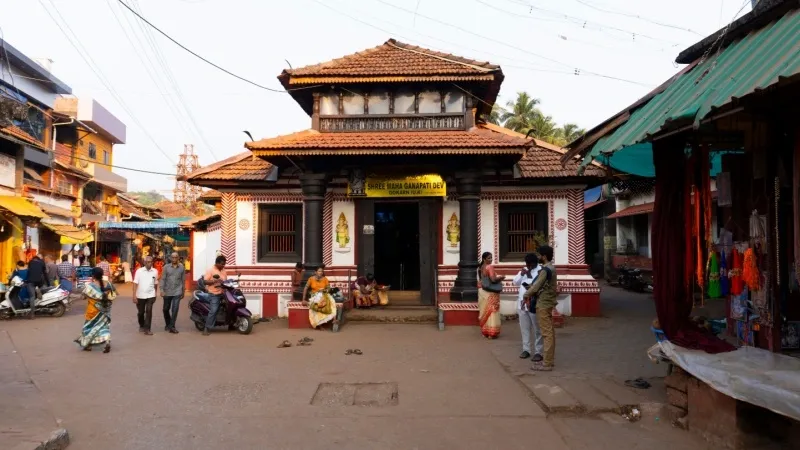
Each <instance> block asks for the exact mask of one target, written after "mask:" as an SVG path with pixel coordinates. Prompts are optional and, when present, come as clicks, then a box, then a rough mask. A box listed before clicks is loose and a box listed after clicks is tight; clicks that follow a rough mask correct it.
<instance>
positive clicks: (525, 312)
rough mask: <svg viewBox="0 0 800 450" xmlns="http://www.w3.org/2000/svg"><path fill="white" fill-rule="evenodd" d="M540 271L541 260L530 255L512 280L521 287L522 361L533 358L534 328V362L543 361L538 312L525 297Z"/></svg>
mask: <svg viewBox="0 0 800 450" xmlns="http://www.w3.org/2000/svg"><path fill="white" fill-rule="evenodd" d="M539 270H540V267H539V258H537V257H536V255H535V254H533V253H528V254H527V255H525V267H523V268H522V270H520V271H519V273H518V274H517V275H516V276H515V277H514V279H513V280H512V283H513V284H514V286H519V297H518V298H517V314H518V315H519V328H520V330H521V331H522V353H521V354H520V355H519V357H520V358H522V359H527V358H530V357H531V328H533V337H534V350H535V353H534V355H533V361H534V362H538V361H541V360H542V351H543V348H544V340H543V339H542V332H541V331H540V330H539V325H537V322H536V310H535V309H534V308H531V307H530V306H529V305H526V304H525V301H524V298H523V296H524V295H525V292H526V291H527V290H528V288H529V287H530V286H531V285H533V280H535V279H536V275H538V274H539ZM525 285H527V286H525ZM531 309H532V311H531Z"/></svg>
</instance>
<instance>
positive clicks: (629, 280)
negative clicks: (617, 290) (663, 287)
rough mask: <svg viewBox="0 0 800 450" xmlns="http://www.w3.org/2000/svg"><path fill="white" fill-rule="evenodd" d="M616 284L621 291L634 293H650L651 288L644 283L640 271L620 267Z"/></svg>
mask: <svg viewBox="0 0 800 450" xmlns="http://www.w3.org/2000/svg"><path fill="white" fill-rule="evenodd" d="M617 282H618V283H619V285H620V286H622V288H623V289H627V290H629V291H635V292H645V291H648V292H652V291H653V286H652V285H651V284H649V283H648V282H646V281H645V279H644V276H643V275H642V271H641V269H635V268H630V267H620V268H619V276H618V277H617Z"/></svg>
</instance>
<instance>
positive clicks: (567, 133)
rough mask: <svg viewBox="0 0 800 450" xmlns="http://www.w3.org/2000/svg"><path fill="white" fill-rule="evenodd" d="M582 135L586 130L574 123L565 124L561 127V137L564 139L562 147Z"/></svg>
mask: <svg viewBox="0 0 800 450" xmlns="http://www.w3.org/2000/svg"><path fill="white" fill-rule="evenodd" d="M584 133H586V130H584V129H583V128H581V127H579V126H578V125H577V124H574V123H565V124H564V125H563V126H562V127H561V137H563V138H564V145H567V144H569V143H570V142H572V141H574V140H575V139H578V138H579V137H581V136H582V135H583V134H584Z"/></svg>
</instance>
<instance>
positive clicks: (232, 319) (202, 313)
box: [189, 275, 253, 334]
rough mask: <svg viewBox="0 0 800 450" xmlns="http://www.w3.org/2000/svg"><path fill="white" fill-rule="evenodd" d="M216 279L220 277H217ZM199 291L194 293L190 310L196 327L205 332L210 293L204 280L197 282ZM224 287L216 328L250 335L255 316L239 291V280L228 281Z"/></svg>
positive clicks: (223, 284)
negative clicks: (225, 328) (220, 327)
mask: <svg viewBox="0 0 800 450" xmlns="http://www.w3.org/2000/svg"><path fill="white" fill-rule="evenodd" d="M214 278H215V279H217V280H218V279H219V276H217V275H215V276H214ZM197 285H198V288H199V289H198V290H196V291H194V294H193V295H192V301H191V303H189V309H190V310H191V312H192V314H191V316H190V319H192V322H194V326H195V327H196V328H197V329H198V330H200V331H203V330H204V329H205V327H206V317H208V312H209V309H210V306H211V305H210V303H209V300H208V297H209V295H210V294H209V293H208V291H207V290H206V288H205V283H204V282H203V279H202V278H200V279H199V280H197ZM220 286H221V287H222V301H221V302H220V305H219V311H218V312H217V317H216V321H215V326H225V325H227V326H228V329H229V330H234V329H235V330H237V331H238V332H239V333H241V334H250V332H251V331H253V315H252V313H250V311H249V310H248V309H247V299H245V297H244V294H243V293H242V291H241V290H240V289H239V279H238V278H236V279H232V278H231V279H227V280H225V281H223V282H222V284H221V285H220Z"/></svg>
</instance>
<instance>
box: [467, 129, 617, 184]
mask: <svg viewBox="0 0 800 450" xmlns="http://www.w3.org/2000/svg"><path fill="white" fill-rule="evenodd" d="M480 126H481V128H485V129H487V130H492V131H494V132H496V133H501V134H505V135H508V136H515V137H517V138H524V137H525V135H524V134H522V133H518V132H516V131H514V130H509V129H508V128H505V127H502V126H500V125H494V124H491V123H486V124H481V125H480ZM533 143H534V145H533V147H532V148H531V149H530V150H528V152H527V153H525V156H523V157H522V159H521V160H520V161H519V163H518V165H519V168H520V171H521V172H522V177H523V178H550V177H576V176H578V169H579V168H580V164H579V162H580V161H578V160H576V159H572V160H570V161H568V162H567V164H566V165H564V166H562V165H561V156H562V155H564V153H566V152H567V150H566V149H564V148H561V147H559V146H557V145H554V144H551V143H549V142H545V141H542V140H540V139H533ZM583 175H584V176H589V177H601V176H603V175H605V171H604V168H603V166H601V165H600V164H599V163H593V164H590V165H588V166H586V171H585V172H584V173H583Z"/></svg>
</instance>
